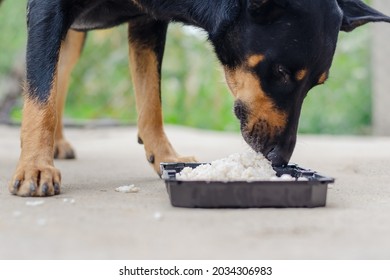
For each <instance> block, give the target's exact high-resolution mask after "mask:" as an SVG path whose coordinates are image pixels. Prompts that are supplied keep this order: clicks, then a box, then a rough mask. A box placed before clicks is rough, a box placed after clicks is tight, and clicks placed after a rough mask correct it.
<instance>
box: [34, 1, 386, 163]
mask: <svg viewBox="0 0 390 280" xmlns="http://www.w3.org/2000/svg"><path fill="white" fill-rule="evenodd" d="M28 11H29V12H28V46H27V86H28V89H29V91H28V94H29V95H28V97H30V98H33V99H37V100H39V102H41V103H45V102H46V101H47V100H48V98H49V94H50V88H51V86H52V82H53V77H54V75H55V67H56V63H57V60H58V55H59V48H60V43H61V40H62V39H63V38H64V36H65V34H66V32H67V30H68V29H69V28H74V29H78V30H84V31H86V30H90V29H96V28H108V27H112V26H115V25H118V24H121V23H125V22H129V24H130V26H131V28H130V33H129V38H130V41H136V42H137V43H140V44H144V45H146V46H148V47H149V48H151V49H153V50H154V52H155V53H156V55H157V57H158V63H159V65H158V67H159V69H160V68H161V61H162V56H163V52H164V44H165V36H166V28H167V24H168V23H169V22H172V21H178V22H183V23H185V24H191V25H194V26H197V27H200V28H203V29H204V30H205V31H206V32H207V33H208V36H209V40H210V42H211V43H212V45H213V46H214V48H215V52H216V55H217V56H218V58H219V60H220V61H221V63H222V64H223V65H224V66H225V67H226V68H228V69H231V70H234V69H237V68H238V67H240V66H242V65H243V63H244V62H245V60H246V59H247V58H248V56H250V55H253V54H262V55H264V57H265V58H264V60H263V61H262V62H261V63H260V64H259V65H257V66H254V67H253V68H252V69H249V70H248V71H250V72H251V73H252V74H253V75H254V76H255V77H256V78H257V79H258V80H259V82H260V83H261V87H262V89H263V90H264V92H265V94H266V95H267V96H268V97H269V98H270V99H271V100H272V101H273V104H275V110H279V111H282V112H284V113H285V114H286V116H287V120H286V122H287V124H286V127H285V128H284V129H283V130H280V129H278V132H277V133H276V134H275V135H272V136H271V135H268V134H267V133H270V132H269V131H271V128H269V124H267V123H264V120H259V123H258V124H257V125H255V126H254V130H253V131H251V132H250V136H247V135H249V134H248V133H244V131H243V135H244V138H245V140H246V141H247V142H248V143H249V144H250V145H251V146H252V147H253V148H254V149H255V150H257V151H261V152H263V153H265V154H266V155H267V156H268V158H269V159H271V160H272V161H273V163H274V164H283V163H286V162H287V161H288V160H289V158H290V156H291V154H292V151H293V149H294V146H295V138H296V133H297V127H298V119H299V115H300V110H301V106H302V102H303V99H304V98H305V96H306V94H307V92H308V91H309V90H310V89H311V88H312V87H313V86H315V85H316V84H317V83H318V80H319V77H320V75H321V74H323V73H327V72H328V71H329V68H330V66H331V63H332V59H333V55H334V52H335V48H336V43H337V37H338V33H339V31H340V30H345V31H350V30H353V29H354V28H356V27H358V26H360V25H362V24H365V23H367V22H372V21H387V22H390V18H388V17H386V16H384V15H383V14H381V13H379V12H377V11H375V10H373V9H372V8H369V7H368V6H367V5H365V4H364V3H363V2H361V1H360V0H317V1H314V0H134V1H133V0H51V1H47V0H29V1H28ZM302 69H306V70H307V73H308V74H307V76H305V78H304V79H302V80H297V79H295V78H294V77H295V75H296V74H297V73H298V71H300V70H302ZM259 110H261V108H259ZM236 114H237V117H238V118H239V119H240V121H241V126H242V127H244V126H245V125H246V123H247V121H248V116H249V115H250V114H251V112H250V110H249V109H248V108H247V107H246V106H245V104H242V103H240V101H238V103H237V104H236ZM274 130H275V129H274Z"/></svg>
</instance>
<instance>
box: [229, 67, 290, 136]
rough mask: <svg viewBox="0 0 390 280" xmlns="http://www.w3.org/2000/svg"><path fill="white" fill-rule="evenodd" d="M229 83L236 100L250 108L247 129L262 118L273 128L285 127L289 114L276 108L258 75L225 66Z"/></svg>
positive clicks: (273, 129)
mask: <svg viewBox="0 0 390 280" xmlns="http://www.w3.org/2000/svg"><path fill="white" fill-rule="evenodd" d="M225 74H226V80H227V83H228V85H229V87H230V89H231V91H232V93H233V96H234V97H235V99H236V100H240V101H241V102H243V103H244V104H245V105H246V106H247V107H248V108H249V110H250V113H249V116H248V124H247V129H248V130H251V129H252V128H253V126H254V125H255V124H256V123H257V122H259V121H260V120H264V121H266V122H267V123H268V124H269V126H270V127H271V128H272V131H271V132H270V133H271V134H273V133H274V132H275V131H276V129H280V128H284V127H285V126H286V123H287V114H286V113H285V112H283V111H282V110H280V109H278V108H276V106H275V103H274V102H273V100H272V99H271V98H270V97H268V96H267V95H266V94H265V92H264V91H263V89H262V87H261V82H260V81H259V80H258V79H257V77H256V76H255V75H254V74H253V73H251V72H248V71H246V70H244V69H243V68H238V69H228V68H227V67H225Z"/></svg>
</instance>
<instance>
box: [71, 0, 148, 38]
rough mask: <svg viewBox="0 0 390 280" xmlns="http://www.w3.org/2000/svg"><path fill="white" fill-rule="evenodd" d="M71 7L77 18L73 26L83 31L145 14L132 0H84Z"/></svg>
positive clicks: (100, 27) (117, 23)
mask: <svg viewBox="0 0 390 280" xmlns="http://www.w3.org/2000/svg"><path fill="white" fill-rule="evenodd" d="M70 9H72V11H71V13H73V14H74V18H75V20H74V21H73V23H72V25H71V28H73V29H77V30H83V31H86V30H91V29H102V28H109V27H113V26H116V25H119V24H122V23H124V22H128V21H129V20H131V19H133V18H135V17H138V16H141V15H142V14H143V12H141V11H140V9H139V8H138V7H137V6H136V5H135V4H134V3H133V2H132V1H130V0H100V1H89V0H83V1H79V2H78V4H77V6H73V7H70Z"/></svg>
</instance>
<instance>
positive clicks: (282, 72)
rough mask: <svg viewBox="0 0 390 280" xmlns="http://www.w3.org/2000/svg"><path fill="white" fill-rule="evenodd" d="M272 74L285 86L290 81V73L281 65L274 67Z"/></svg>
mask: <svg viewBox="0 0 390 280" xmlns="http://www.w3.org/2000/svg"><path fill="white" fill-rule="evenodd" d="M274 73H275V76H276V77H277V79H278V80H280V81H281V82H283V83H285V84H287V83H288V82H289V81H290V76H291V72H290V71H289V70H288V69H287V68H286V67H284V66H283V65H280V64H278V65H275V67H274Z"/></svg>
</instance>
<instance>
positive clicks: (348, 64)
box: [0, 0, 372, 134]
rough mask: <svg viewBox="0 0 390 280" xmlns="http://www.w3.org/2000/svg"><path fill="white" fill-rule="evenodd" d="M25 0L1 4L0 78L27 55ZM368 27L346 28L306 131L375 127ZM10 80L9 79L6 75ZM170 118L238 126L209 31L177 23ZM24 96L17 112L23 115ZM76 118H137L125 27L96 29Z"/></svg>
mask: <svg viewBox="0 0 390 280" xmlns="http://www.w3.org/2000/svg"><path fill="white" fill-rule="evenodd" d="M25 40H26V28H25V1H12V0H8V1H7V0H6V1H5V2H4V3H3V4H2V6H1V8H0V77H6V76H7V75H8V73H9V72H10V71H11V70H12V67H14V65H15V61H20V60H21V59H23V58H24V48H25ZM369 42H370V32H369V29H368V27H362V28H360V29H358V30H355V31H354V32H352V33H348V34H345V33H342V34H340V39H339V44H338V49H337V53H336V56H335V60H334V62H333V66H332V69H331V73H330V78H329V81H328V82H327V83H326V84H325V85H323V86H319V87H316V88H315V89H313V90H312V91H311V92H310V93H309V95H308V97H307V98H306V100H305V103H304V105H303V111H302V116H301V120H300V126H299V132H300V133H323V134H368V133H370V130H371V115H372V112H371V76H370V73H371V71H370V55H369V54H370V50H369V48H370V44H369ZM3 80H4V79H3ZM162 97H163V113H164V119H165V123H169V124H178V125H186V126H192V127H197V128H203V129H213V130H225V131H238V130H239V123H238V121H237V120H236V118H235V117H234V114H233V110H232V105H233V98H232V96H231V94H230V93H229V91H228V89H227V86H226V84H225V82H224V75H223V72H222V69H221V67H220V66H219V64H218V62H217V59H216V57H215V55H214V53H213V51H212V48H211V46H210V45H209V43H208V42H206V39H205V34H204V33H202V31H200V30H194V29H192V28H189V27H183V26H182V25H178V24H174V25H172V26H171V27H170V29H169V33H168V41H167V46H166V52H165V56H164V63H163V78H162ZM20 106H21V101H19V102H18V103H17V104H16V106H15V107H14V108H13V110H12V118H13V119H14V120H16V121H18V120H20V115H21V113H20ZM65 116H66V118H69V119H72V120H74V121H80V120H86V119H96V118H106V119H107V118H108V119H115V120H117V121H118V122H121V123H125V124H133V123H136V111H135V100H134V94H133V89H132V84H131V79H130V74H129V70H128V49H127V33H126V26H120V27H119V28H115V29H110V30H104V31H93V32H90V33H89V34H88V38H87V43H86V46H85V49H84V51H83V55H82V57H81V60H80V62H79V63H78V65H77V66H76V69H75V71H74V72H73V75H72V83H71V86H70V90H69V95H68V99H67V104H66V111H65Z"/></svg>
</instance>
